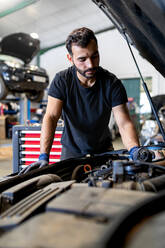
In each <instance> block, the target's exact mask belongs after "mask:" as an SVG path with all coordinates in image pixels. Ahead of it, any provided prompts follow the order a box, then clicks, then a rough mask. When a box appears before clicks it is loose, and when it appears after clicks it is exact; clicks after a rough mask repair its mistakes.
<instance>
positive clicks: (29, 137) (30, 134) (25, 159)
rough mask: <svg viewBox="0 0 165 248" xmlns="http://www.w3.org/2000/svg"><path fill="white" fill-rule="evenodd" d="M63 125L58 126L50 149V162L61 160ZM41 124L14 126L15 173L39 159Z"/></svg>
mask: <svg viewBox="0 0 165 248" xmlns="http://www.w3.org/2000/svg"><path fill="white" fill-rule="evenodd" d="M62 132H63V127H61V126H57V128H56V132H55V135H54V141H53V145H52V148H51V151H50V159H49V163H50V164H52V163H56V162H58V161H60V156H61V150H62V145H61V136H62ZM40 134H41V126H40V125H39V126H23V125H16V126H13V130H12V141H13V173H16V172H19V171H20V170H21V169H22V168H24V167H25V166H28V165H29V164H31V163H34V162H36V161H37V160H38V157H39V154H40Z"/></svg>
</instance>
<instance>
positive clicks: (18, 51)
mask: <svg viewBox="0 0 165 248" xmlns="http://www.w3.org/2000/svg"><path fill="white" fill-rule="evenodd" d="M39 49H40V41H39V40H38V39H34V38H33V37H31V35H30V34H26V33H14V34H11V35H8V36H5V37H4V38H3V39H2V41H1V42H0V53H1V54H6V55H10V56H13V57H16V58H19V59H21V60H23V61H24V63H25V64H28V63H30V61H31V60H32V59H33V58H34V56H35V55H36V54H37V53H38V52H39Z"/></svg>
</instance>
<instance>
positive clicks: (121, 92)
mask: <svg viewBox="0 0 165 248" xmlns="http://www.w3.org/2000/svg"><path fill="white" fill-rule="evenodd" d="M111 97H112V107H115V106H117V105H120V104H124V103H126V102H128V98H127V93H126V90H125V88H124V86H123V84H122V82H121V81H120V80H119V79H117V78H116V80H114V82H113V85H112V88H111Z"/></svg>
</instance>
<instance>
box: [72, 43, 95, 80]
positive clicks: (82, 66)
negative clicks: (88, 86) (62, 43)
mask: <svg viewBox="0 0 165 248" xmlns="http://www.w3.org/2000/svg"><path fill="white" fill-rule="evenodd" d="M70 60H71V62H72V63H73V64H74V65H75V67H76V69H77V71H78V72H79V73H80V74H81V75H82V76H83V77H85V78H87V79H92V78H95V75H96V72H97V69H98V66H99V52H98V46H97V44H96V42H95V40H91V41H90V43H89V44H88V45H87V47H85V48H82V47H80V46H77V45H76V44H75V45H74V44H73V45H72V56H70Z"/></svg>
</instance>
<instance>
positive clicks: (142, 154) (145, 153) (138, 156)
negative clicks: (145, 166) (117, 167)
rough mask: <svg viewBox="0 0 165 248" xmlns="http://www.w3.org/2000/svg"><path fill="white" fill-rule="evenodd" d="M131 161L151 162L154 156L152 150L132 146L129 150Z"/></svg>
mask: <svg viewBox="0 0 165 248" xmlns="http://www.w3.org/2000/svg"><path fill="white" fill-rule="evenodd" d="M129 154H130V157H131V158H132V160H133V161H136V160H138V161H143V162H151V161H152V160H153V159H154V158H155V154H154V152H152V151H150V150H148V149H147V148H144V147H138V146H134V147H132V148H131V149H130V151H129Z"/></svg>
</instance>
